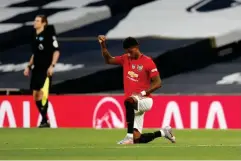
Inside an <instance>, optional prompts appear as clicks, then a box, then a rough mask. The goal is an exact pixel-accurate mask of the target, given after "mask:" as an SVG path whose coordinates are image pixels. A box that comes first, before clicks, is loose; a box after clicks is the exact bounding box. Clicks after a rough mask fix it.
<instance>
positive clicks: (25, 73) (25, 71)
mask: <svg viewBox="0 0 241 161" xmlns="http://www.w3.org/2000/svg"><path fill="white" fill-rule="evenodd" d="M29 73H30V69H29V67H26V68H25V69H24V72H23V75H24V76H26V77H28V76H29Z"/></svg>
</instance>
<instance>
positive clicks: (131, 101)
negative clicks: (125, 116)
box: [124, 97, 137, 110]
mask: <svg viewBox="0 0 241 161" xmlns="http://www.w3.org/2000/svg"><path fill="white" fill-rule="evenodd" d="M124 104H125V107H126V108H133V109H135V110H137V100H136V99H135V98H132V97H129V98H127V99H126V100H125V102H124Z"/></svg>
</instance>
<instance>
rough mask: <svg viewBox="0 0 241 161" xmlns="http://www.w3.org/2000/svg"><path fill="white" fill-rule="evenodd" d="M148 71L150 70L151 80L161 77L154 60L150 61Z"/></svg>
mask: <svg viewBox="0 0 241 161" xmlns="http://www.w3.org/2000/svg"><path fill="white" fill-rule="evenodd" d="M147 70H148V71H147V72H148V73H149V76H150V78H152V77H155V76H158V75H159V71H158V69H157V67H156V64H155V63H154V62H153V60H152V59H150V61H149V62H148V67H147Z"/></svg>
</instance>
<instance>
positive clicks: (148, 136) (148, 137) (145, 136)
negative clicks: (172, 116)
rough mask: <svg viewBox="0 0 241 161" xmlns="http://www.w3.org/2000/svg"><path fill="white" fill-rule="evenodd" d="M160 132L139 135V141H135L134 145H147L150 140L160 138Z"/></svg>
mask: <svg viewBox="0 0 241 161" xmlns="http://www.w3.org/2000/svg"><path fill="white" fill-rule="evenodd" d="M161 136H162V135H161V131H156V132H154V133H145V134H141V136H140V138H139V139H136V140H135V143H137V144H138V143H149V142H151V141H152V140H154V139H156V138H158V137H161Z"/></svg>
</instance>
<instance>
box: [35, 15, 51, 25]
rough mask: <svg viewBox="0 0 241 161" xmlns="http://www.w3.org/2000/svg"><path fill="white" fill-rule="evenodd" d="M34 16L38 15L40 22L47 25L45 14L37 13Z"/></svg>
mask: <svg viewBox="0 0 241 161" xmlns="http://www.w3.org/2000/svg"><path fill="white" fill-rule="evenodd" d="M36 17H40V18H41V22H42V23H45V24H46V25H45V26H47V25H48V18H47V16H45V15H37V16H36Z"/></svg>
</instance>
